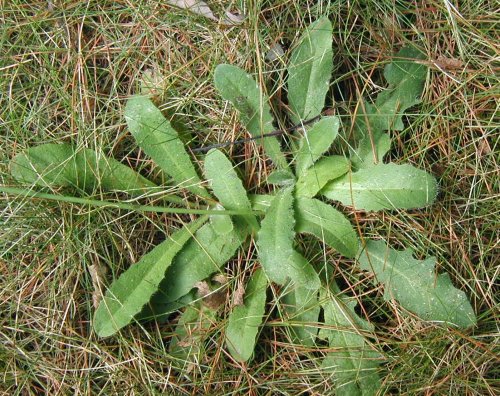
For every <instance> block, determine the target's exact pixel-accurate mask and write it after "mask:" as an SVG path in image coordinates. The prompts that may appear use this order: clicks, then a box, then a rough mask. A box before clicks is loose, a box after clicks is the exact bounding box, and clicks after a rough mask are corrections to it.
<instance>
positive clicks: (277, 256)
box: [257, 187, 295, 285]
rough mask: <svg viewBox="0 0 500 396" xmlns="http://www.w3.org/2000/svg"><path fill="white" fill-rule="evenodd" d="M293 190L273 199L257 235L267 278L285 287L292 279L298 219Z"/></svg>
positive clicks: (261, 260) (289, 189) (282, 192)
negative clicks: (287, 281) (291, 268)
mask: <svg viewBox="0 0 500 396" xmlns="http://www.w3.org/2000/svg"><path fill="white" fill-rule="evenodd" d="M292 191H293V189H292V188H290V187H288V188H285V189H282V190H281V191H280V192H278V194H277V195H276V196H275V197H274V199H273V201H272V202H271V207H270V208H269V209H268V211H267V213H266V215H265V217H264V219H263V220H262V223H261V228H260V231H259V232H258V234H257V248H258V250H259V259H260V262H261V265H262V267H263V268H264V271H265V272H266V275H267V276H268V277H269V279H270V280H271V281H273V282H276V283H277V284H279V285H284V284H285V282H286V279H287V278H288V276H289V275H290V273H289V271H290V260H291V256H292V255H293V254H294V250H293V239H294V236H295V232H294V226H295V219H294V213H293V195H292Z"/></svg>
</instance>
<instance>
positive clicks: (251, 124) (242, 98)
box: [214, 65, 288, 168]
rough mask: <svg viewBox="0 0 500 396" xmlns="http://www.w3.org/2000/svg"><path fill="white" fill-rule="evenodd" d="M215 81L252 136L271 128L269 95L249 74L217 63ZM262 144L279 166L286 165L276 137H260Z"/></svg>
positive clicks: (237, 68)
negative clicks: (265, 93) (264, 92)
mask: <svg viewBox="0 0 500 396" xmlns="http://www.w3.org/2000/svg"><path fill="white" fill-rule="evenodd" d="M214 82H215V87H216V88H217V90H218V91H219V92H220V94H221V95H222V97H223V98H224V99H225V100H228V101H230V102H231V103H232V105H233V106H234V107H235V108H236V109H237V110H238V111H239V112H240V118H241V121H242V122H243V124H245V128H246V129H247V131H248V132H249V133H250V135H251V136H253V137H256V138H258V137H260V136H262V135H263V134H266V133H269V132H272V131H273V130H274V127H273V117H272V116H271V108H270V107H269V103H268V102H269V99H268V98H267V97H266V96H265V95H264V94H263V93H262V91H261V89H260V87H259V86H258V85H257V83H256V82H255V80H254V79H253V78H252V76H250V75H249V74H247V73H246V72H245V71H243V70H241V69H240V68H239V67H236V66H232V65H218V66H217V68H216V69H215V75H214ZM262 144H263V146H264V150H265V151H266V154H267V155H268V156H269V158H271V159H272V160H273V162H274V163H275V164H276V166H277V167H278V168H286V167H288V164H287V162H286V159H285V156H284V155H283V153H282V152H281V148H280V144H279V142H278V140H277V139H276V137H273V136H271V137H266V138H263V143H262Z"/></svg>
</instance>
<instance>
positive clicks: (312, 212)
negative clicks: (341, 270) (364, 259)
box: [295, 198, 359, 257]
mask: <svg viewBox="0 0 500 396" xmlns="http://www.w3.org/2000/svg"><path fill="white" fill-rule="evenodd" d="M295 216H296V220H297V224H296V225H295V231H297V232H298V233H306V234H312V235H314V236H315V237H316V238H318V239H319V240H320V241H322V242H324V243H326V244H327V245H328V246H330V247H332V248H334V249H335V250H337V251H338V252H339V253H341V254H343V255H344V256H346V257H355V256H356V253H357V251H358V246H359V241H358V237H357V235H356V233H355V232H354V229H353V228H352V225H351V223H350V222H349V220H347V219H346V218H345V216H344V215H343V214H342V213H340V212H339V211H338V210H336V209H335V208H333V207H332V206H330V205H327V204H325V203H323V202H321V201H318V200H317V199H310V198H297V199H296V204H295Z"/></svg>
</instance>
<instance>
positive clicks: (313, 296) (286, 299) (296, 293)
mask: <svg viewBox="0 0 500 396" xmlns="http://www.w3.org/2000/svg"><path fill="white" fill-rule="evenodd" d="M316 277H318V275H317V274H316ZM318 280H319V278H318ZM290 287H291V289H292V290H291V291H290V292H289V293H287V294H285V295H284V296H283V303H284V308H285V311H286V312H287V315H288V319H289V320H290V321H291V322H293V323H291V330H292V334H293V335H294V337H295V343H297V344H301V345H305V346H314V345H315V341H316V337H317V335H318V322H319V314H320V310H321V306H320V303H319V302H318V289H319V287H318V288H316V289H310V288H306V287H303V286H300V285H298V284H295V283H292V284H291V285H290Z"/></svg>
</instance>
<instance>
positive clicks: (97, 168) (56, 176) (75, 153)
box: [11, 143, 156, 196]
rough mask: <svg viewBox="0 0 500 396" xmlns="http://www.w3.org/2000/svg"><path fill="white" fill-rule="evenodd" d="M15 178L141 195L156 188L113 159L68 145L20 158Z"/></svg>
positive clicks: (43, 147)
mask: <svg viewBox="0 0 500 396" xmlns="http://www.w3.org/2000/svg"><path fill="white" fill-rule="evenodd" d="M11 173H12V176H13V177H14V178H15V179H16V180H18V181H19V182H22V183H30V184H37V185H39V186H42V187H74V188H78V189H81V190H84V191H87V192H92V191H93V190H94V189H96V188H100V189H102V190H104V191H123V192H127V193H129V194H130V195H134V196H137V195H141V194H144V193H145V192H147V191H148V189H150V188H152V187H156V185H155V184H154V183H152V182H150V181H149V180H147V179H145V178H144V177H142V176H141V175H139V174H138V173H136V172H134V171H133V170H132V169H130V168H129V167H128V166H125V165H123V164H121V163H120V162H118V161H116V160H114V159H113V158H107V157H105V156H104V155H102V154H99V153H97V152H95V151H93V150H89V149H76V148H75V147H73V146H71V145H68V144H52V143H49V144H42V145H41V146H37V147H32V148H29V149H28V150H26V151H24V152H22V153H20V154H18V155H16V156H15V157H14V158H13V159H12V161H11Z"/></svg>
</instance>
